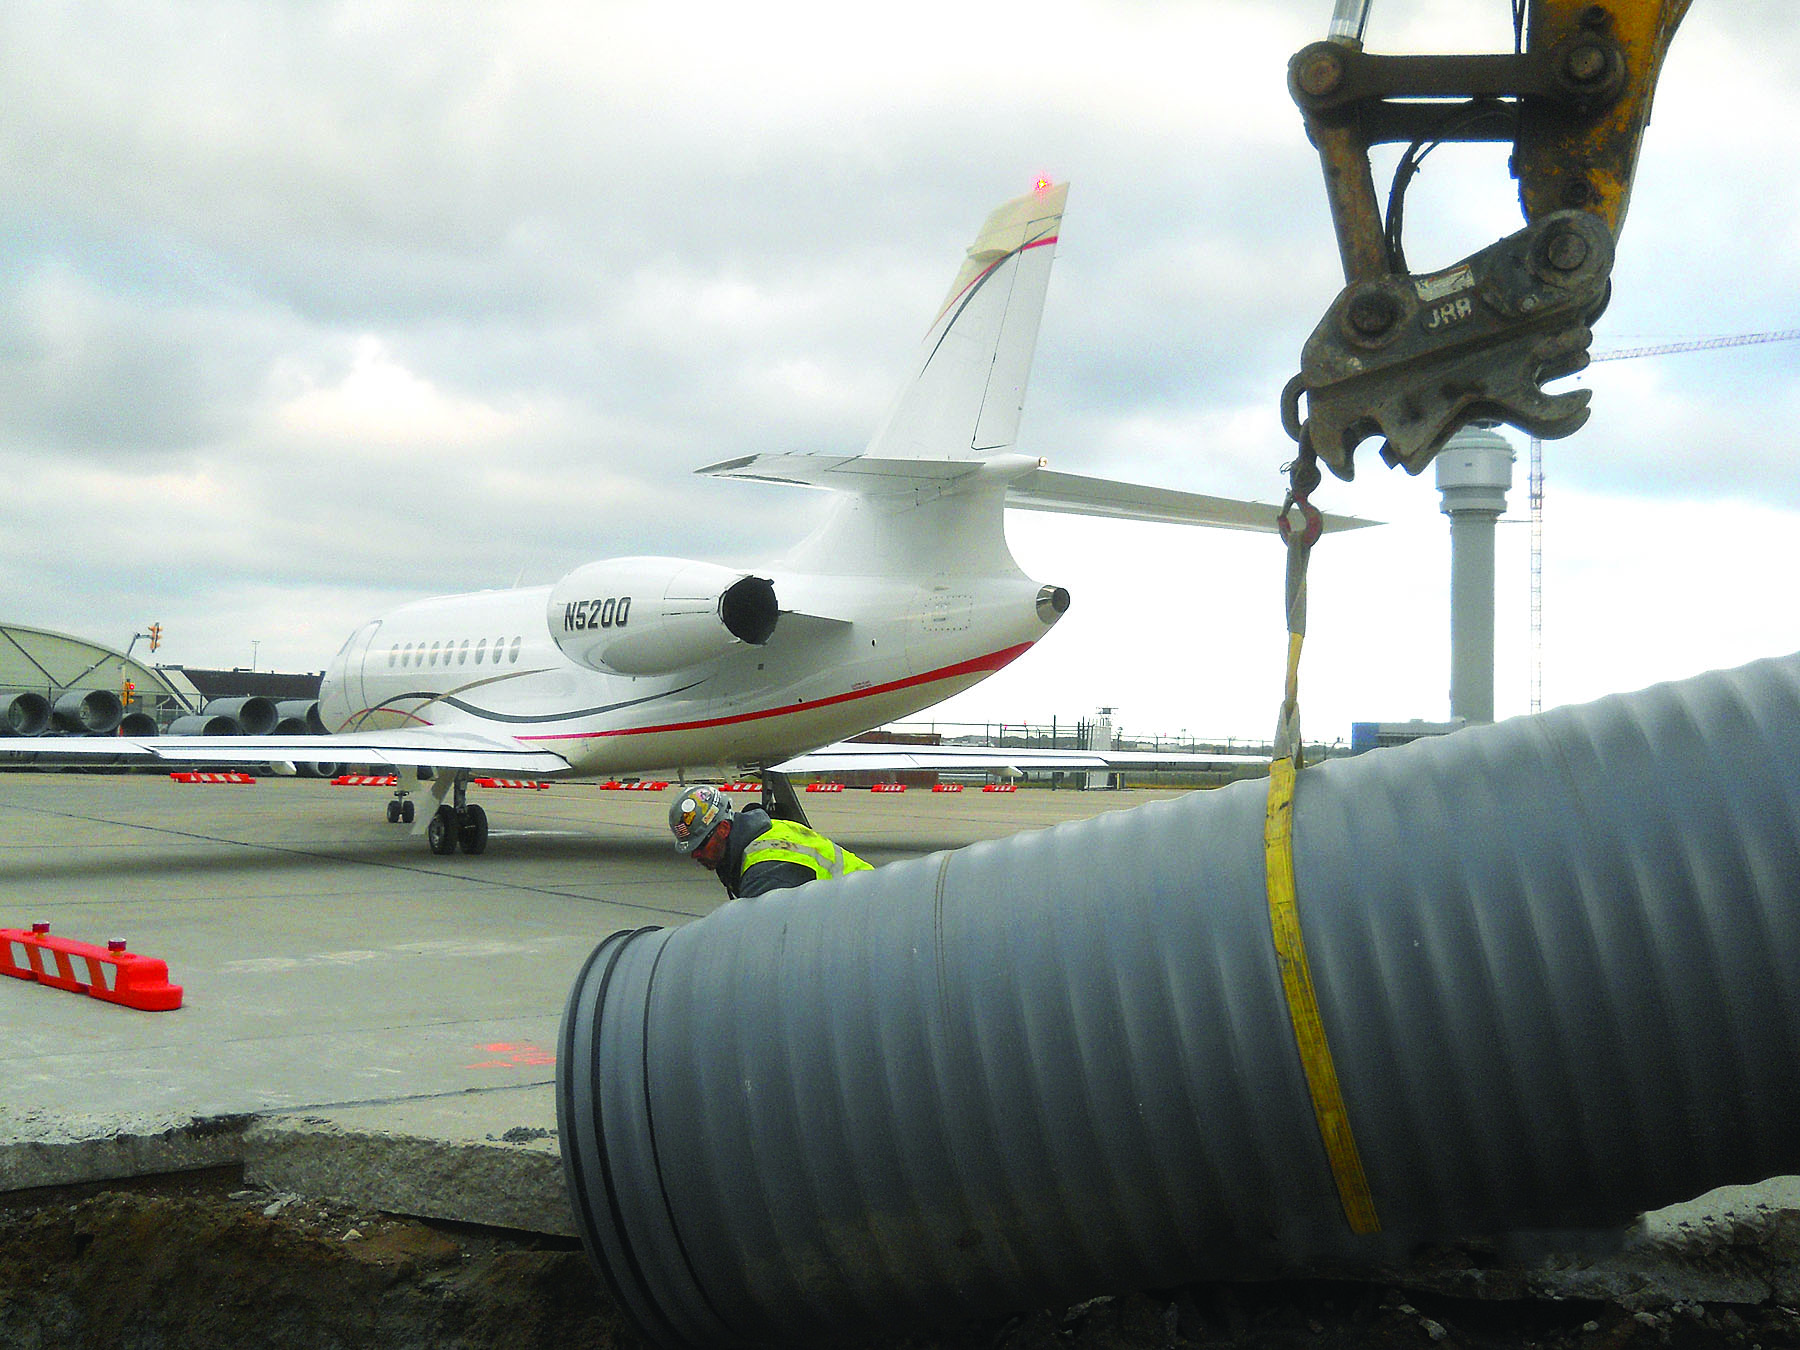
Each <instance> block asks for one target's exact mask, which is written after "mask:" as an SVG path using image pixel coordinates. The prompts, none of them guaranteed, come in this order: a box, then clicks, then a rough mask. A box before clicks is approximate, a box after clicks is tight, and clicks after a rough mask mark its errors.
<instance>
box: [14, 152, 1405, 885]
mask: <svg viewBox="0 0 1800 1350" xmlns="http://www.w3.org/2000/svg"><path fill="white" fill-rule="evenodd" d="M1067 194H1068V185H1067V184H1057V185H1052V184H1050V183H1047V182H1040V183H1039V184H1038V185H1037V187H1036V188H1035V190H1034V191H1032V192H1031V193H1029V194H1027V195H1026V196H1023V197H1020V198H1018V199H1017V200H1014V201H1011V202H1008V203H1006V204H1005V205H1004V206H1001V207H1000V208H999V209H997V210H996V211H994V212H993V214H992V215H990V216H989V217H988V219H987V221H986V223H985V224H984V225H983V226H982V228H981V232H980V234H979V235H978V236H977V238H976V240H975V242H974V244H973V245H971V246H970V248H969V250H968V253H967V257H966V258H965V259H964V261H963V263H962V266H961V268H960V270H959V271H958V272H957V274H956V279H955V281H954V282H953V283H952V284H951V287H950V293H949V296H948V298H947V299H946V300H945V302H944V304H943V306H942V307H941V308H940V309H939V311H938V314H937V317H936V319H935V320H933V322H932V324H931V327H930V330H929V331H928V332H927V333H926V335H925V340H924V342H923V344H922V345H921V347H920V349H919V352H918V356H917V358H916V361H915V365H914V369H913V371H912V374H911V375H910V376H909V378H908V379H907V381H906V383H905V384H904V385H903V386H902V388H901V390H900V394H899V396H898V398H896V400H895V401H894V404H893V406H892V407H891V408H890V409H889V411H888V414H887V416H886V418H885V419H884V420H883V421H882V423H881V425H880V427H879V428H878V429H877V430H876V432H875V435H874V438H873V439H872V440H871V441H870V442H869V445H868V448H867V449H866V450H865V451H864V452H863V453H862V454H860V455H807V454H766V455H748V456H745V457H743V458H740V459H732V460H726V461H724V462H722V463H718V464H713V465H709V466H707V467H705V468H702V469H700V470H698V472H700V473H703V474H710V475H714V476H717V477H725V478H742V479H755V480H760V481H764V482H774V483H797V484H805V485H807V486H810V487H815V488H824V489H827V490H829V491H831V492H832V493H833V494H834V497H835V500H834V502H833V503H832V509H831V511H830V513H829V516H828V518H827V519H826V520H825V522H824V523H823V524H822V525H821V526H820V527H819V528H818V529H817V530H815V531H814V532H813V533H812V535H811V536H810V537H808V538H807V539H805V540H804V541H802V542H801V543H800V544H799V545H798V546H797V547H796V548H795V549H794V550H793V551H792V552H791V553H789V554H788V555H787V556H786V557H785V558H783V559H782V560H780V561H778V562H775V563H771V564H769V565H768V566H766V567H756V568H741V567H728V566H721V565H719V564H716V563H710V562H695V561H689V560H686V559H681V558H660V557H633V558H613V559H608V560H606V561H603V562H592V563H587V564H585V565H583V566H581V567H577V568H576V569H575V570H574V571H572V572H570V573H568V574H567V575H566V576H564V577H563V578H562V579H561V580H560V581H557V582H554V583H553V584H551V585H548V586H535V587H526V588H521V589H513V590H495V591H482V592H478V593H476V594H473V595H452V596H442V597H439V598H436V599H430V600H420V601H417V602H416V603H413V604H409V605H405V606H403V607H401V608H399V609H396V610H394V611H392V612H391V613H388V614H384V615H382V616H381V617H380V618H378V619H372V620H370V621H369V622H368V623H366V624H364V625H363V626H362V627H361V628H359V629H357V630H356V632H355V633H353V634H352V635H351V636H350V638H349V640H348V641H347V642H345V643H344V645H343V647H342V649H341V650H340V651H339V652H338V653H337V655H336V656H335V657H334V658H333V659H332V661H331V663H330V666H329V668H328V669H327V671H326V674H325V679H324V683H323V685H322V686H321V689H320V700H319V708H320V714H321V717H322V719H323V720H324V722H325V725H326V727H327V729H328V731H327V734H325V735H322V736H319V735H305V736H286V737H283V736H163V737H144V738H134V737H120V736H101V737H60V738H56V739H54V740H50V741H45V740H38V739H24V738H16V737H9V738H0V751H8V752H29V753H32V754H34V755H37V756H39V757H47V756H58V757H60V756H64V755H109V756H117V755H124V756H142V757H147V758H151V759H157V760H167V761H173V762H189V763H195V762H205V763H277V764H281V763H288V762H299V763H340V762H341V763H352V764H383V765H392V766H395V767H397V768H406V769H415V770H421V771H431V772H430V774H429V777H430V779H431V784H432V787H431V791H432V795H433V796H434V797H435V798H436V802H437V805H436V809H435V811H433V812H431V813H430V814H429V815H427V816H425V818H424V819H423V820H422V821H421V822H420V824H421V825H422V826H423V828H424V829H425V832H426V835H427V838H428V840H429V842H430V845H431V848H432V850H433V851H434V852H437V853H452V852H454V851H455V850H456V849H457V848H459V847H460V848H462V849H463V850H464V851H465V852H468V853H480V852H482V851H483V850H484V849H485V848H486V845H487V836H488V823H487V816H486V813H485V812H484V811H483V810H482V808H481V807H480V806H479V805H478V804H475V803H473V802H470V801H469V800H468V799H467V789H468V786H469V782H470V779H471V777H472V776H473V775H474V774H476V773H478V772H479V773H486V774H503V775H506V774H513V775H516V774H525V775H534V776H592V775H609V776H612V775H619V774H651V773H654V774H658V775H668V776H674V777H680V778H697V777H707V776H716V775H721V774H731V773H734V772H735V773H737V774H738V775H739V776H741V775H742V773H743V772H745V771H756V772H759V773H760V774H761V775H762V781H763V785H764V788H763V791H764V795H765V798H766V799H767V800H768V801H769V802H770V804H771V806H772V807H774V808H775V809H776V810H778V811H780V812H782V813H785V814H789V815H792V816H796V817H799V818H802V819H803V818H804V816H803V813H801V812H800V810H799V804H798V801H797V799H796V798H795V796H794V793H793V791H792V789H791V787H790V786H789V785H788V783H787V779H786V773H787V772H789V771H793V772H799V771H806V772H828V771H831V770H833V769H858V768H876V767H922V768H932V767H941V768H946V769H959V768H960V769H968V768H972V767H980V766H982V765H987V766H999V765H1011V766H1026V767H1040V768H1069V769H1083V768H1087V769H1098V768H1107V767H1121V766H1123V765H1124V764H1126V763H1127V762H1141V761H1142V760H1143V758H1144V757H1143V756H1141V755H1138V756H1133V755H1130V754H1123V755H1121V754H1113V753H1109V752H1104V751H1061V752H1055V751H1036V752H1033V751H1021V750H995V751H982V750H978V749H971V748H969V747H960V746H946V747H942V748H941V750H937V749H934V748H931V747H917V746H907V747H904V748H902V747H876V746H870V745H856V746H847V745H842V744H837V743H838V742H841V741H842V740H843V739H844V738H846V737H849V736H852V735H855V734H856V733H858V732H862V731H865V730H867V729H869V728H871V727H876V726H880V725H882V724H884V723H887V722H891V721H893V720H895V719H897V718H900V717H904V716H906V715H908V714H911V713H914V712H917V711H919V710H920V709H922V708H926V707H929V706H930V705H932V704H934V703H937V702H940V701H941V700H943V699H945V698H948V697H949V696H951V695H952V694H956V693H959V692H961V691H962V690H964V689H967V688H969V687H970V686H971V685H974V684H975V683H977V682H978V681H980V680H982V679H985V678H986V677H987V676H989V675H991V674H993V672H995V671H996V670H999V669H1000V668H1001V667H1002V666H1005V665H1007V664H1008V663H1010V662H1012V661H1014V660H1016V659H1017V658H1018V657H1020V656H1022V655H1023V654H1024V653H1025V652H1026V651H1028V650H1029V649H1030V648H1031V646H1032V644H1033V643H1035V642H1036V641H1037V640H1038V639H1039V638H1041V637H1043V635H1044V634H1045V633H1047V632H1048V631H1049V630H1050V628H1051V626H1052V625H1053V624H1055V623H1056V621H1057V620H1058V619H1059V618H1061V616H1062V614H1063V612H1064V611H1065V610H1066V609H1067V608H1068V606H1069V593H1068V592H1067V591H1066V590H1064V589H1062V588H1061V587H1059V586H1056V585H1050V584H1044V583H1040V582H1037V581H1034V580H1032V579H1031V578H1029V577H1027V576H1025V575H1024V573H1022V572H1021V571H1020V570H1019V568H1018V565H1017V564H1016V563H1015V562H1014V561H1013V558H1012V555H1011V554H1010V553H1009V552H1008V550H1007V546H1006V537H1005V531H1004V525H1003V513H1004V510H1005V508H1006V507H1009V506H1010V507H1021V508H1025V509H1029V510H1040V511H1066V512H1075V513H1079V514H1086V515H1097V516H1111V517H1122V518H1127V519H1133V520H1147V521H1161V522H1176V523H1185V524H1196V525H1212V526H1220V527H1223V528H1227V529H1245V530H1271V529H1273V528H1274V527H1275V514H1276V508H1275V507H1273V506H1271V505H1268V504H1266V503H1258V502H1243V501H1232V500H1227V499H1223V498H1218V497H1207V496H1201V495H1198V494H1195V493H1188V492H1178V491H1172V490H1167V489H1160V488H1152V487H1144V486H1138V485H1134V484H1130V483H1117V482H1111V481H1107V480H1103V479H1096V478H1086V477H1078V476H1075V475H1071V474H1062V473H1052V472H1050V471H1049V470H1048V469H1046V468H1045V467H1044V463H1043V461H1041V460H1038V459H1035V458H1032V457H1030V456H1027V455H1023V454H1019V453H1017V452H1016V451H1015V450H1014V443H1015V439H1016V436H1017V432H1018V425H1019V414H1020V410H1021V408H1022V407H1023V403H1024V396H1025V384H1026V376H1027V373H1028V371H1029V369H1030V366H1031V358H1032V352H1033V349H1034V347H1035V346H1036V342H1037V331H1038V322H1039V319H1040V317H1041V315H1042V313H1043V304H1044V295H1045V291H1046V288H1047V287H1048V284H1049V279H1050V261H1051V256H1052V254H1053V253H1054V251H1055V245H1056V241H1057V232H1058V228H1059V226H1060V224H1061V220H1062V214H1063V204H1064V201H1065V199H1066V197H1067ZM1368 523H1371V522H1367V521H1360V520H1356V519H1353V518H1348V517H1327V518H1326V528H1340V529H1341V528H1350V527H1354V526H1357V525H1363V524H1368ZM821 747H822V748H821ZM800 756H804V758H803V759H802V758H797V757H800ZM1155 758H1157V759H1158V760H1159V761H1160V762H1169V761H1171V760H1179V759H1181V758H1182V757H1180V756H1157V757H1155ZM1194 758H1195V759H1197V760H1198V759H1207V760H1209V761H1210V760H1212V759H1215V758H1218V757H1205V756H1197V757H1194ZM440 771H441V772H440ZM420 776H421V777H425V776H427V775H426V774H425V773H423V772H422V773H421V775H420ZM401 795H402V797H403V795H404V794H401ZM414 814H415V813H414V808H413V805H412V803H411V802H410V801H404V802H396V803H394V804H391V806H390V810H389V818H390V819H394V818H395V817H396V816H397V815H399V816H401V817H402V818H403V819H405V820H408V821H410V820H412V819H413V817H414ZM420 814H423V813H420Z"/></svg>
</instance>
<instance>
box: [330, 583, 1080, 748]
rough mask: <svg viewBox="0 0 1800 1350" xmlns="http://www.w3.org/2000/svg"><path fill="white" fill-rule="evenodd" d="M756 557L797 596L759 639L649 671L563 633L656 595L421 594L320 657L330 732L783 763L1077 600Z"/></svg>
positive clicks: (777, 586) (646, 605) (961, 673)
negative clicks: (844, 572)
mask: <svg viewBox="0 0 1800 1350" xmlns="http://www.w3.org/2000/svg"><path fill="white" fill-rule="evenodd" d="M763 575H765V576H767V578H768V579H769V580H770V581H772V583H773V586H774V594H775V595H776V596H777V597H782V598H783V599H784V600H785V598H786V597H788V596H790V595H794V596H803V597H804V600H805V604H804V609H803V610H794V609H783V610H782V612H781V613H780V616H779V619H778V620H777V621H776V623H775V628H774V631H773V633H772V634H770V635H769V637H768V638H767V640H766V641H764V642H762V643H761V644H753V643H749V642H743V641H735V640H727V641H726V645H725V646H724V648H723V650H721V651H719V652H718V654H716V655H712V656H709V657H708V658H707V659H705V660H702V661H700V662H696V663H692V664H687V665H682V666H680V667H678V668H675V669H672V670H662V671H656V672H654V673H645V674H622V673H619V672H616V671H611V670H606V669H596V668H594V667H593V666H591V665H588V664H584V663H583V662H582V661H580V660H577V659H575V658H574V657H573V656H571V654H570V651H569V650H568V649H569V648H571V647H574V648H575V649H576V650H577V651H580V650H581V648H580V646H579V644H577V643H573V642H571V641H570V637H569V634H570V632H571V630H572V627H573V626H574V625H577V624H579V625H581V628H582V630H583V631H585V630H586V629H587V628H588V626H589V625H590V624H591V625H593V626H595V627H597V626H599V624H600V623H601V619H602V616H603V615H604V617H605V619H606V622H607V626H608V627H615V626H616V627H617V628H620V629H624V630H629V629H630V628H631V627H632V626H633V625H634V624H647V623H649V622H651V620H652V616H653V612H654V609H655V600H654V599H653V598H652V599H648V600H647V599H646V598H645V597H643V596H631V595H628V594H619V595H609V596H607V597H605V602H601V601H599V600H598V598H596V601H595V602H592V603H591V605H590V602H587V601H583V602H578V603H580V604H581V605H582V606H583V607H582V608H580V609H576V608H574V604H573V603H572V602H565V601H560V600H559V599H558V598H557V597H556V596H554V595H553V594H552V592H553V590H554V588H553V587H548V586H538V587H530V588H524V589H519V590H506V591H484V592H477V593H474V594H469V595H457V596H445V597H439V598H436V599H430V600H421V601H418V602H416V603H413V604H409V605H405V606H403V607H401V608H399V609H396V610H394V611H392V612H391V613H389V614H387V615H384V616H383V617H381V618H380V619H377V620H374V621H372V622H370V623H368V624H366V625H364V626H363V627H362V628H361V629H359V630H358V631H357V632H356V633H355V634H354V635H353V636H352V637H351V639H350V640H349V641H348V642H347V643H346V644H345V645H344V647H343V648H342V649H341V650H340V651H339V653H338V654H337V656H336V657H335V658H334V659H333V661H332V663H331V666H330V668H329V669H328V670H327V672H326V676H325V680H324V683H323V685H322V687H321V691H320V713H321V716H322V717H323V718H324V720H325V723H326V726H327V727H328V728H329V729H330V730H332V731H338V732H357V731H378V730H392V729H396V728H417V727H424V726H437V727H445V728H452V727H454V728H461V729H466V730H474V731H481V732H485V733H489V734H499V735H503V736H508V737H516V738H517V739H519V740H521V741H524V742H527V743H533V744H537V745H539V746H541V747H542V748H543V749H546V750H550V751H553V752H554V753H556V754H558V755H561V756H563V757H564V758H565V759H567V760H568V761H569V763H570V765H571V771H572V772H574V773H577V774H583V775H591V774H617V773H643V772H660V771H663V770H667V771H669V772H673V773H683V772H686V773H693V772H696V771H700V770H705V769H729V768H735V767H739V766H747V765H755V764H773V763H777V762H779V761H781V760H783V759H786V758H788V757H790V756H792V755H795V754H798V753H800V752H802V751H804V750H807V749H811V748H813V747H816V746H819V745H823V744H827V743H829V742H831V741H835V740H839V739H842V738H844V737H847V736H850V735H854V734H855V733H857V732H859V731H862V730H863V729H865V728H867V727H870V726H875V725H879V724H881V723H883V722H887V721H891V720H894V719H895V718H899V717H904V716H906V715H908V714H910V713H913V712H916V711H918V710H919V709H921V708H925V707H928V706H930V705H931V704H934V703H937V702H940V701H942V700H943V699H945V698H947V697H949V696H950V695H952V694H955V693H957V692H959V691H960V690H962V689H966V688H968V687H969V686H971V685H973V684H975V683H976V682H978V681H979V680H981V679H983V678H985V677H986V676H988V675H990V674H992V673H993V672H994V671H995V670H998V669H999V668H1000V667H1002V666H1004V665H1006V664H1007V663H1008V662H1010V661H1012V660H1014V659H1015V658H1016V657H1018V656H1020V655H1022V654H1023V653H1024V652H1025V651H1026V650H1028V649H1029V648H1030V646H1031V645H1032V644H1033V643H1034V642H1036V641H1037V639H1038V638H1040V637H1041V636H1043V634H1044V633H1045V632H1047V631H1048V630H1049V628H1050V626H1051V624H1053V623H1054V622H1055V621H1056V619H1057V618H1058V617H1060V615H1061V612H1062V608H1064V607H1066V606H1067V603H1068V600H1067V595H1066V593H1061V592H1055V591H1054V590H1053V588H1048V587H1041V586H1039V585H1038V584H1037V583H1036V582H1033V581H1031V580H1030V579H1028V578H1026V577H1024V576H1023V575H1020V574H1018V573H1016V572H1015V573H1014V574H1012V575H1010V576H998V577H996V576H981V577H971V576H944V577H940V578H936V579H925V580H920V579H918V578H894V577H868V576H849V577H830V576H821V575H808V574H793V573H783V572H780V571H772V572H766V573H764V574H763ZM1057 597H1060V598H1057ZM606 602H610V605H609V608H608V609H606V610H603V609H602V604H603V603H606ZM621 614H623V615H624V618H623V621H622V622H621V621H620V618H619V616H620V615H621ZM559 639H560V640H559Z"/></svg>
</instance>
